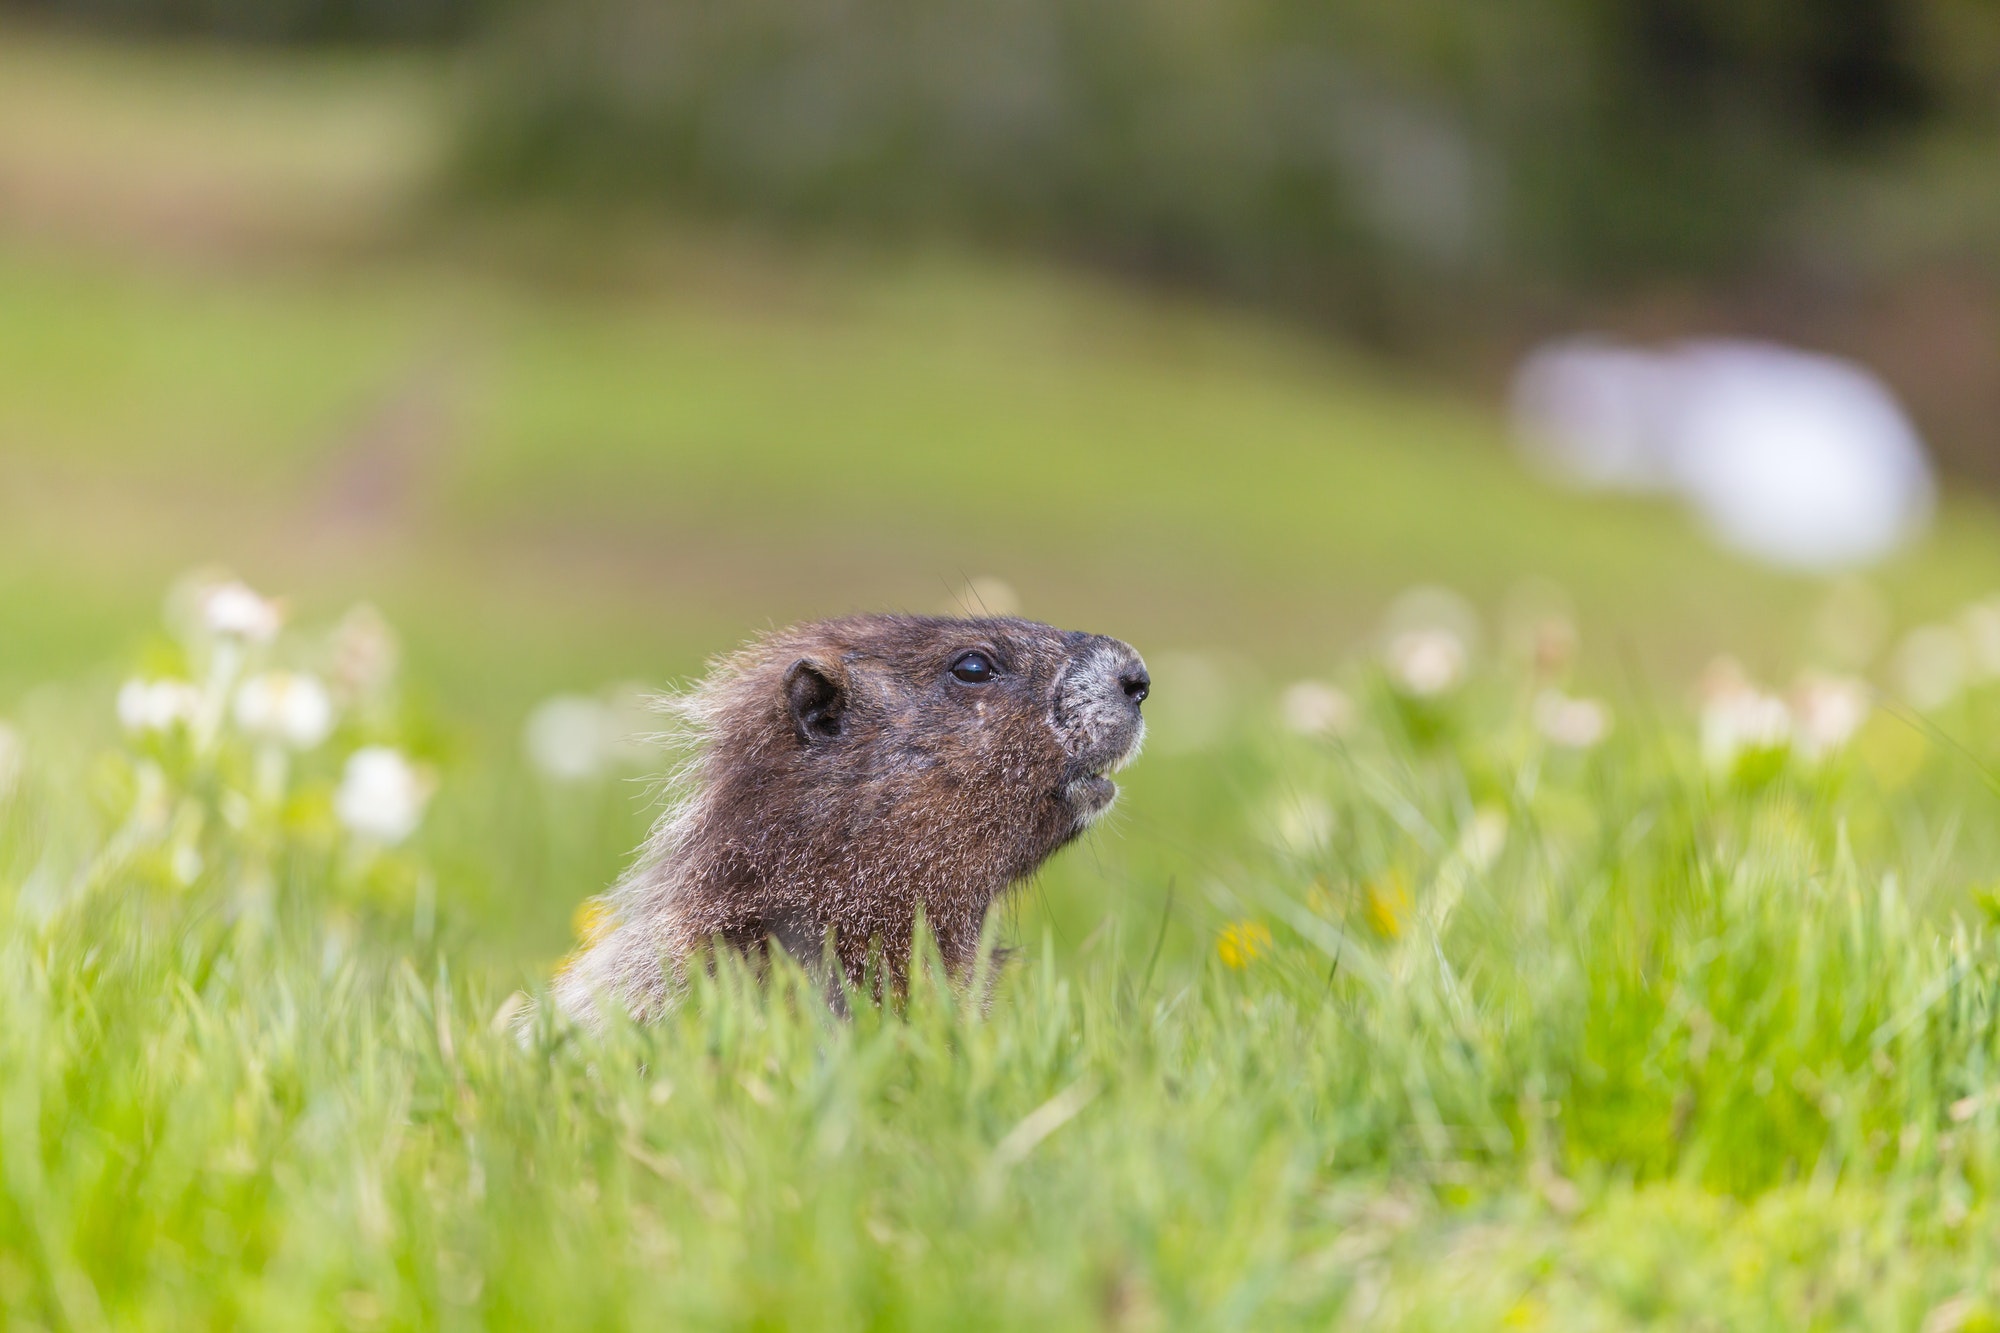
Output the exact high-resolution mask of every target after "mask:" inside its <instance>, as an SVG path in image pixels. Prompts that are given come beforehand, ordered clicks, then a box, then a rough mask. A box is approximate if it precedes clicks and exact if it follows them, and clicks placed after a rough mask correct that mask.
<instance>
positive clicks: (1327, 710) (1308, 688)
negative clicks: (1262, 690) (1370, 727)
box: [1278, 680, 1354, 736]
mask: <svg viewBox="0 0 2000 1333" xmlns="http://www.w3.org/2000/svg"><path fill="white" fill-rule="evenodd" d="M1278 708H1279V711H1280V712H1281V713H1282V714H1283V715H1284V719H1285V725H1286V726H1287V727H1288V728H1290V729H1291V730H1292V731H1295V732H1297V733H1298V734H1299V735H1301V736H1339V735H1343V734H1345V733H1346V732H1347V730H1348V729H1349V728H1351V727H1352V726H1353V725H1354V701H1353V700H1352V699H1350V698H1348V697H1347V695H1346V693H1345V692H1344V691H1342V690H1339V689H1336V688H1335V687H1334V686H1331V685H1328V684H1327V683H1326V682H1324V681H1318V680H1301V681H1298V682H1296V683H1294V684H1292V685H1289V686H1287V687H1286V689H1285V692H1284V694H1283V695H1282V696H1280V698H1279V700H1278Z"/></svg>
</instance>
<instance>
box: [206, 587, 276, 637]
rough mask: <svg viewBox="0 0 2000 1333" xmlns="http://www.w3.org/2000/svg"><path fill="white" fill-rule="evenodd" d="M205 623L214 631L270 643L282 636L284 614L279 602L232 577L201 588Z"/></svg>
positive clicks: (218, 633)
mask: <svg viewBox="0 0 2000 1333" xmlns="http://www.w3.org/2000/svg"><path fill="white" fill-rule="evenodd" d="M199 606H200V608H201V623H202V624H203V625H205V626H206V627H207V628H208V630H209V632H210V633H212V634H217V635H221V636H223V637H225V638H238V639H247V640H249V641H250V642H252V643H269V642H270V641H271V640H272V639H274V638H276V637H277V636H278V627H279V626H280V625H281V624H283V623H284V614H283V612H282V611H281V610H280V609H279V607H278V604H277V603H276V602H274V601H271V600H270V599H268V598H265V597H260V596H258V595H257V594H256V593H255V592H253V591H252V590H251V588H250V587H249V585H248V584H245V583H241V582H238V581H235V580H231V581H230V582H228V583H218V584H214V585H212V586H211V587H208V588H204V589H203V590H202V591H201V594H200V599H199Z"/></svg>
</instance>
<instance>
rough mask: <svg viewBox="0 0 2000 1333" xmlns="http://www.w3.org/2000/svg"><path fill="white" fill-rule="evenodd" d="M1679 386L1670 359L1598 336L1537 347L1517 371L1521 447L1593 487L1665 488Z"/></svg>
mask: <svg viewBox="0 0 2000 1333" xmlns="http://www.w3.org/2000/svg"><path fill="white" fill-rule="evenodd" d="M1675 393H1676V386H1675V381H1674V367H1673V365H1672V363H1671V361H1670V360H1669V358H1666V357H1663V356H1659V355H1656V354H1655V353H1652V352H1647V351H1641V350H1639V349H1637V348H1632V347H1621V346H1619V345H1617V344H1615V343H1611V342H1608V341H1605V340H1602V339H1596V338H1575V339H1565V340H1563V341H1560V342H1552V343H1548V344H1545V345H1544V346H1542V347H1539V348H1537V349H1536V350H1535V351H1534V352H1533V353H1531V354H1530V355H1529V356H1528V359H1527V360H1525V361H1523V362H1522V363H1521V368H1520V369H1519V370H1517V371H1516V372H1515V374H1514V390H1513V404H1512V406H1513V415H1514V424H1515V428H1516V430H1517V432H1518V434H1519V438H1520V443H1521V447H1522V449H1523V450H1524V451H1525V452H1526V453H1527V454H1528V456H1529V458H1530V459H1531V460H1532V461H1534V462H1535V463H1537V464H1539V465H1541V466H1542V467H1543V468H1545V469H1546V470H1548V471H1549V472H1551V473H1553V474H1554V475H1555V476H1556V477H1558V478H1559V479H1561V480H1563V481H1567V482H1570V483H1572V484H1575V485H1579V486H1584V487H1587V488H1590V489H1593V490H1612V491H1638V492H1648V491H1669V490H1672V489H1673V486H1674V471H1673V466H1672V463H1671V457H1672V447H1671V444H1670V442H1669V440H1668V438H1667V436H1668V431H1669V428H1670V427H1669V423H1670V418H1671V413H1670V410H1669V409H1670V405H1671V404H1672V402H1673V401H1674V397H1675Z"/></svg>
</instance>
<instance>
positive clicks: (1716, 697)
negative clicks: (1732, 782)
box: [1701, 657, 1792, 770]
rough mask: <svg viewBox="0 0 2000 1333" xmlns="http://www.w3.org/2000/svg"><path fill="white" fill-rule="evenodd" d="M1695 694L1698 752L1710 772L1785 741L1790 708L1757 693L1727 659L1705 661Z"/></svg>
mask: <svg viewBox="0 0 2000 1333" xmlns="http://www.w3.org/2000/svg"><path fill="white" fill-rule="evenodd" d="M1701 694H1702V704H1701V754H1702V758H1703V759H1705V760H1707V761H1708V764H1709V766H1710V767H1711V768H1714V769H1717V770H1721V769H1726V768H1728V767H1729V766H1730V765H1731V764H1734V763H1735V762H1736V759H1737V756H1738V755H1741V754H1744V753H1754V752H1757V751H1762V750H1777V749H1782V748H1783V747H1784V746H1786V745H1788V744H1789V743H1790V742H1791V738H1792V710H1791V709H1789V708H1787V707H1786V706H1785V701H1784V700H1783V699H1780V698H1778V697H1777V696H1776V695H1773V694H1766V693H1765V692H1764V691H1762V690H1760V689H1758V688H1757V686H1756V685H1754V684H1753V683H1752V682H1751V681H1750V678H1749V677H1748V676H1746V675H1745V674H1744V673H1743V668H1742V667H1740V666H1738V665H1737V663H1736V661H1735V660H1734V659H1733V658H1727V657H1719V658H1717V659H1716V660H1715V661H1713V662H1711V663H1709V665H1708V669H1707V670H1706V671H1705V672H1703V673H1702V683H1701Z"/></svg>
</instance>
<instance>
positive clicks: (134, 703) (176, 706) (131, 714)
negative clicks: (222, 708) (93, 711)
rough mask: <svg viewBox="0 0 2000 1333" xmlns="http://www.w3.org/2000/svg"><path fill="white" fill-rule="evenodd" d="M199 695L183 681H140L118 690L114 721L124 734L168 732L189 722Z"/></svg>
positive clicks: (196, 707)
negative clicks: (131, 732)
mask: <svg viewBox="0 0 2000 1333" xmlns="http://www.w3.org/2000/svg"><path fill="white" fill-rule="evenodd" d="M200 711H201V691H200V690H198V689H196V688H195V687H194V686H193V685H190V684H189V683H188V682H186V681H184V680H142V679H140V678H139V677H137V676H134V677H133V678H132V679H130V680H128V681H126V682H125V683H124V684H123V685H121V686H119V687H118V720H119V722H121V723H123V724H124V727H125V729H126V730H127V731H171V730H172V729H173V728H174V727H176V726H180V725H185V724H187V723H190V722H193V721H194V719H195V715H196V714H197V713H198V712H200Z"/></svg>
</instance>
